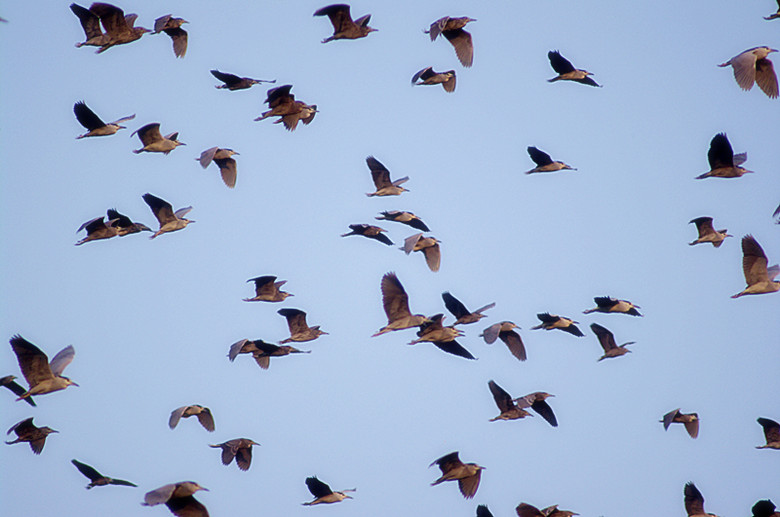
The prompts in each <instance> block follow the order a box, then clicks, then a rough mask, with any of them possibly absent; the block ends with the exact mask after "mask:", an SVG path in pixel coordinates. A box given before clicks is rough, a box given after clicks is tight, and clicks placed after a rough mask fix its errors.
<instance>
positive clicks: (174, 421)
mask: <svg viewBox="0 0 780 517" xmlns="http://www.w3.org/2000/svg"><path fill="white" fill-rule="evenodd" d="M191 416H195V417H198V422H200V425H202V426H203V429H205V430H206V431H208V432H210V433H211V432H214V415H212V414H211V410H210V409H209V408H207V407H203V406H200V405H198V404H192V405H190V406H182V407H180V408H176V409H174V410H173V411H171V417H170V418H169V419H168V427H170V428H171V429H175V428H176V426H177V425H179V420H180V419H182V418H189V417H191Z"/></svg>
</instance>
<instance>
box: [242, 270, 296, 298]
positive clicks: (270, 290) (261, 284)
mask: <svg viewBox="0 0 780 517" xmlns="http://www.w3.org/2000/svg"><path fill="white" fill-rule="evenodd" d="M274 280H276V277H275V276H272V275H265V276H258V277H255V278H250V279H249V280H247V282H254V283H255V296H253V297H252V298H244V301H245V302H283V301H284V300H286V299H287V297H288V296H293V295H292V294H290V293H288V292H286V291H282V290H280V289H279V288H280V287H282V286H283V285H284V284H286V283H287V280H281V281H279V282H275V281H274Z"/></svg>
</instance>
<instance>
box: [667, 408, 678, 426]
mask: <svg viewBox="0 0 780 517" xmlns="http://www.w3.org/2000/svg"><path fill="white" fill-rule="evenodd" d="M679 413H680V408H677V409H673V410H672V411H669V412H668V413H666V414H665V415H664V418H663V423H664V430H668V429H669V426H670V425H672V422H674V417H676V416H677V415H678V414H679Z"/></svg>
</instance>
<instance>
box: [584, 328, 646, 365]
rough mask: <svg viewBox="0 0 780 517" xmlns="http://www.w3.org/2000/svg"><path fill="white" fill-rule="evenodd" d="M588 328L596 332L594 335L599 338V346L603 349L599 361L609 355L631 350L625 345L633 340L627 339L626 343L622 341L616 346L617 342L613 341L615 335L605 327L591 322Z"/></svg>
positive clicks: (618, 354)
mask: <svg viewBox="0 0 780 517" xmlns="http://www.w3.org/2000/svg"><path fill="white" fill-rule="evenodd" d="M590 329H591V330H592V331H593V333H594V334H596V337H597V338H599V343H600V344H601V348H603V349H604V355H602V356H601V357H600V358H599V361H601V360H603V359H608V358H610V357H619V356H621V355H625V354H628V353H630V352H631V350H629V349H628V348H626V345H633V344H634V343H635V341H629V342H627V343H623V344H622V345H620V346H617V343H615V336H614V335H613V334H612V332H610V331H609V330H607V329H606V328H604V327H602V326H601V325H599V324H598V323H592V324H591V325H590Z"/></svg>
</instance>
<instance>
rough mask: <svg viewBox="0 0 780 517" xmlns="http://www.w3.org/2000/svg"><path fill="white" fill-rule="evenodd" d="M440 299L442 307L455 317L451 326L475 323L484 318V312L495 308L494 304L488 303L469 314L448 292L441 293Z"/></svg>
mask: <svg viewBox="0 0 780 517" xmlns="http://www.w3.org/2000/svg"><path fill="white" fill-rule="evenodd" d="M441 297H442V299H443V300H444V306H445V307H446V308H447V310H448V311H450V313H452V315H453V316H454V317H455V323H453V325H458V324H461V325H468V324H469V323H476V322H478V321H479V320H481V319H482V318H485V317H486V316H485V315H484V314H482V313H483V312H484V311H486V310H488V309H492V308H493V307H495V306H496V304H495V303H489V304H487V305H485V306H484V307H480V308H479V309H477V310H475V311H474V312H471V311H469V310H468V309H467V308H466V306H465V305H463V303H462V302H461V301H460V300H458V299H457V298H455V297H454V296H452V294H450V293H449V291H446V292H444V293H442V294H441Z"/></svg>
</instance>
